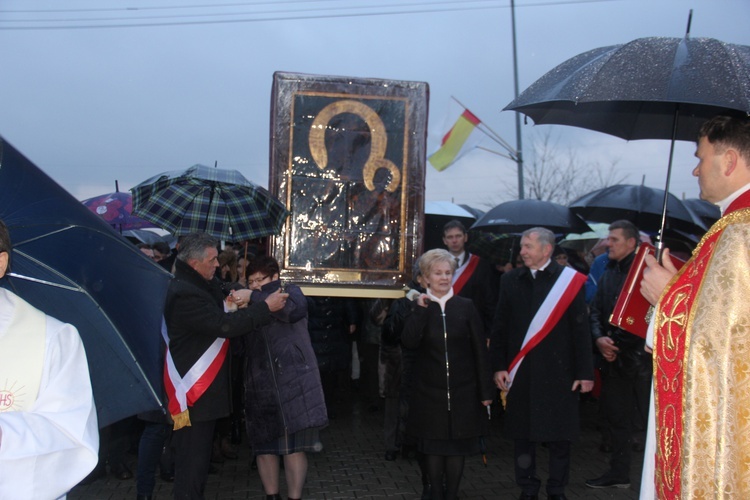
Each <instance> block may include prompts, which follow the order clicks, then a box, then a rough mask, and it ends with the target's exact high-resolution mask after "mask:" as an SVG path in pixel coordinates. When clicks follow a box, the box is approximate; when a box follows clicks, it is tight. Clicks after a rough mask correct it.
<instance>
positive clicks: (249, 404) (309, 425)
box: [245, 256, 328, 500]
mask: <svg viewBox="0 0 750 500" xmlns="http://www.w3.org/2000/svg"><path fill="white" fill-rule="evenodd" d="M247 272H248V285H249V286H250V289H251V290H253V292H252V296H251V298H252V301H253V302H260V301H263V300H265V297H267V296H268V295H269V294H271V293H273V292H275V291H276V290H278V289H279V287H280V286H281V281H279V264H278V262H276V260H275V259H273V258H272V257H267V256H263V257H258V258H255V259H253V260H251V261H250V262H249V263H248V269H247ZM285 291H286V292H287V293H288V294H289V298H288V299H287V302H286V305H285V306H284V308H283V309H282V310H280V311H277V312H275V313H271V317H272V320H271V324H270V325H267V326H264V327H262V328H261V330H260V332H259V333H258V334H256V335H250V336H248V337H247V338H246V339H245V341H246V344H245V414H246V422H247V428H248V436H249V437H250V441H251V444H252V447H253V455H254V456H255V457H256V459H257V464H258V472H259V473H260V478H261V482H262V483H263V489H264V490H265V492H266V495H267V498H269V499H271V500H273V499H280V498H281V497H280V496H279V455H283V457H284V472H285V475H286V482H287V488H288V490H289V491H288V497H289V499H290V500H291V499H299V498H301V497H302V489H303V487H304V485H305V477H306V475H307V456H306V455H305V452H307V451H320V449H321V444H320V439H319V436H318V430H319V429H320V428H321V427H323V426H325V425H327V423H328V417H327V415H326V406H325V401H324V399H323V389H322V386H321V383H320V375H319V373H318V364H317V361H316V359H315V352H314V351H313V348H312V345H311V343H310V336H309V334H308V331H307V300H306V299H305V296H304V295H303V294H302V291H301V290H300V289H299V287H298V286H296V285H292V284H289V285H287V286H286V289H285Z"/></svg>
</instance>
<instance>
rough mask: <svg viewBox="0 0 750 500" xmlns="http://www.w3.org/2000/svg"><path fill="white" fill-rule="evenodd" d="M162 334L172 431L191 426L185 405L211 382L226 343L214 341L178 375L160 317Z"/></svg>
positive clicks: (193, 402) (223, 358)
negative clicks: (191, 364) (182, 374)
mask: <svg viewBox="0 0 750 500" xmlns="http://www.w3.org/2000/svg"><path fill="white" fill-rule="evenodd" d="M161 335H162V337H163V338H164V342H165V343H166V344H167V350H166V356H165V359H164V388H165V390H166V392H167V398H168V404H167V407H168V409H169V413H170V415H172V420H174V430H177V429H181V428H183V427H185V426H189V425H190V415H189V413H188V407H189V406H193V405H194V404H195V402H196V401H198V399H199V398H200V397H201V396H202V395H203V393H204V392H206V389H208V387H209V386H210V385H211V383H213V381H214V379H215V378H216V375H217V374H218V373H219V370H220V369H221V366H222V365H223V364H224V360H225V359H226V357H227V351H228V350H229V342H227V339H223V338H217V339H216V340H214V342H213V343H212V344H211V345H210V346H209V348H208V349H206V352H204V353H203V354H202V355H201V357H200V358H198V361H196V362H195V364H194V365H193V366H192V367H191V368H190V370H188V372H187V373H186V374H185V376H184V377H181V376H180V373H179V372H178V371H177V367H175V365H174V360H173V359H172V353H171V352H170V350H169V336H168V335H167V324H166V323H165V322H164V319H163V318H162V323H161Z"/></svg>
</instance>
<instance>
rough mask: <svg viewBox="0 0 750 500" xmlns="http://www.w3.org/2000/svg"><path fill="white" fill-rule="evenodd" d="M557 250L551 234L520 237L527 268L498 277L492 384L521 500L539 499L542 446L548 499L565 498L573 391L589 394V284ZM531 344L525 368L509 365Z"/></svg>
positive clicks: (574, 428)
mask: <svg viewBox="0 0 750 500" xmlns="http://www.w3.org/2000/svg"><path fill="white" fill-rule="evenodd" d="M554 245H555V238H554V234H553V233H552V232H551V231H549V230H548V229H544V228H533V229H529V230H528V231H525V232H524V233H523V235H522V238H521V257H522V259H523V262H524V267H520V268H516V269H513V270H512V271H509V272H507V273H505V274H503V277H502V278H501V281H500V297H499V301H498V304H497V309H496V312H495V319H494V322H493V327H492V337H491V343H490V354H491V359H492V368H493V371H494V372H495V383H496V384H497V386H498V387H499V388H500V389H501V390H503V391H506V392H507V407H506V416H505V432H506V434H507V436H508V437H510V438H511V439H513V440H514V444H515V464H516V465H515V467H516V470H515V475H516V483H517V484H518V485H519V486H520V487H521V489H522V494H521V497H520V498H521V499H522V500H533V499H536V498H538V494H539V489H540V486H541V481H540V480H539V479H538V478H537V477H536V464H535V451H536V443H540V442H543V443H547V444H548V445H549V455H550V465H549V470H550V477H549V479H548V480H547V486H546V490H547V496H548V498H550V499H554V500H563V499H565V498H566V497H565V486H566V485H567V483H568V472H569V469H570V443H571V441H573V440H574V439H576V438H577V437H578V433H579V428H580V425H579V416H578V393H577V391H578V390H579V389H580V391H581V392H588V391H590V390H591V389H592V388H593V386H594V382H593V380H594V373H593V362H592V351H591V338H590V334H589V326H588V315H587V311H586V303H585V300H584V290H583V282H584V281H585V280H586V277H585V276H583V275H581V274H580V273H577V272H576V271H574V270H572V269H571V268H567V267H564V266H561V265H559V264H557V263H556V262H554V261H552V260H551V256H552V250H553V248H554ZM558 281H559V283H558ZM564 283H565V285H563V284H564ZM555 285H557V286H555ZM576 288H577V289H576ZM548 296H549V300H546V299H547V298H548ZM556 314H559V319H558V320H557V321H556V322H555V321H554V320H551V321H550V322H549V323H547V324H548V325H549V326H550V327H551V328H547V329H545V328H544V326H541V328H538V329H537V326H536V325H539V324H540V323H539V321H540V320H541V325H544V324H545V321H544V320H545V319H549V318H555V317H556ZM532 319H533V320H534V321H532ZM527 332H528V333H529V335H530V336H531V335H532V334H534V333H537V335H536V336H535V337H534V340H533V341H532V342H528V343H527V342H524V339H525V338H526V336H527ZM540 339H541V340H540ZM535 342H538V343H537V344H536V346H535V347H531V348H530V350H527V351H526V353H525V357H523V359H522V361H520V362H518V361H514V360H516V359H517V355H518V353H519V352H520V351H521V349H522V346H525V347H526V349H529V347H530V346H532V345H534V343H535ZM518 358H520V356H518ZM511 383H512V386H511Z"/></svg>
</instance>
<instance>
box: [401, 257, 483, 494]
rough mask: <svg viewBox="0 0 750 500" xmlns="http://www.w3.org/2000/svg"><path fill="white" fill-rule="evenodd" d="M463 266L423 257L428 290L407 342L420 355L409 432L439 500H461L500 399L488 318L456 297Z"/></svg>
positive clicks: (421, 263) (406, 334) (413, 318)
mask: <svg viewBox="0 0 750 500" xmlns="http://www.w3.org/2000/svg"><path fill="white" fill-rule="evenodd" d="M455 266H456V263H455V260H454V258H453V256H452V255H451V254H450V253H449V252H448V251H446V250H442V249H435V250H430V251H429V252H426V253H425V254H424V255H422V257H420V259H419V268H420V271H421V273H422V277H423V280H424V283H425V285H426V288H427V291H426V293H424V294H421V295H420V296H419V298H418V299H417V300H416V301H415V304H414V310H413V312H412V314H411V316H410V317H409V319H408V320H407V322H406V325H405V326H404V331H403V333H402V336H401V342H402V344H403V345H404V346H405V347H407V348H410V349H416V350H417V358H416V366H415V369H414V386H413V393H412V399H411V402H410V405H409V419H408V422H407V429H406V432H407V434H409V435H411V436H413V437H414V438H416V439H417V447H418V449H419V451H420V452H422V453H424V455H425V463H426V466H427V472H428V475H429V476H430V483H431V484H432V488H431V498H433V499H437V500H442V499H444V498H445V499H455V498H457V495H458V489H459V485H460V482H461V476H462V474H463V468H464V461H465V458H466V456H468V455H474V454H478V453H480V452H481V445H480V439H481V437H482V436H484V435H486V434H487V433H488V432H489V422H488V418H487V409H486V407H487V406H489V405H490V403H491V402H492V398H493V396H494V394H495V389H494V387H493V385H492V374H491V372H490V365H489V358H488V353H487V348H486V344H485V337H484V327H483V325H482V319H481V317H480V316H479V312H478V311H477V309H476V307H475V306H474V303H473V302H472V301H471V300H469V299H467V298H464V297H459V296H456V295H453V288H452V287H451V279H452V277H453V273H454V272H455ZM443 484H445V489H443V488H442V485H443Z"/></svg>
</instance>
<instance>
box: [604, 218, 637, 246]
mask: <svg viewBox="0 0 750 500" xmlns="http://www.w3.org/2000/svg"><path fill="white" fill-rule="evenodd" d="M608 229H609V230H610V231H614V230H615V229H622V234H623V235H624V236H625V239H626V240H629V239H630V238H635V242H636V243H638V240H640V238H641V233H640V232H639V231H638V228H637V227H635V224H633V223H632V222H630V221H629V220H626V219H620V220H616V221H614V222H613V223H612V224H610V225H609V228H608Z"/></svg>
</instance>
